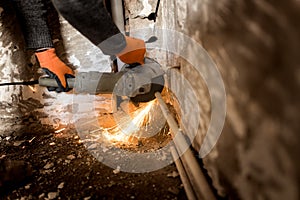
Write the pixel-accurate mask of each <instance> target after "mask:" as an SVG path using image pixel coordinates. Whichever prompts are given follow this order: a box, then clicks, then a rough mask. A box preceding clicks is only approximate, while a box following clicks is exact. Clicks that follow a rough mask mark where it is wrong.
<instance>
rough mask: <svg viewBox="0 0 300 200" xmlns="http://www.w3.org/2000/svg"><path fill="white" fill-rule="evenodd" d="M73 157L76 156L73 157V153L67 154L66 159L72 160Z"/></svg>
mask: <svg viewBox="0 0 300 200" xmlns="http://www.w3.org/2000/svg"><path fill="white" fill-rule="evenodd" d="M75 158H76V157H75V156H74V155H72V154H71V155H68V156H67V159H69V160H73V159H75Z"/></svg>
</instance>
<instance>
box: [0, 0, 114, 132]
mask: <svg viewBox="0 0 300 200" xmlns="http://www.w3.org/2000/svg"><path fill="white" fill-rule="evenodd" d="M46 6H47V7H48V16H49V26H50V28H51V31H52V39H53V43H54V45H55V48H56V51H57V54H58V55H59V57H60V58H61V59H62V60H64V62H66V63H68V64H69V65H70V66H71V67H73V68H74V69H76V70H77V71H93V70H94V71H110V61H109V59H108V57H107V56H104V55H103V54H102V52H101V51H100V50H99V49H98V48H97V47H95V46H94V45H92V44H91V43H90V42H89V41H88V40H87V39H86V38H84V37H83V36H82V35H80V34H79V33H78V32H77V31H76V30H75V29H74V28H73V27H72V26H70V25H69V24H68V23H67V22H66V21H65V20H64V19H63V18H61V17H58V15H57V13H56V12H55V10H54V8H53V7H52V4H47V5H46ZM38 68H39V66H38V64H37V62H36V59H35V56H34V55H33V52H31V51H26V50H25V44H24V38H23V35H22V31H21V28H20V24H19V22H18V19H17V18H16V13H15V10H14V7H13V6H12V4H11V1H9V0H3V1H1V2H0V82H1V83H6V82H18V81H29V80H34V79H37V78H38V77H39V76H40V75H41V71H39V70H38ZM73 97H74V96H73V94H72V92H70V93H61V94H57V93H55V92H48V91H47V89H45V88H42V87H38V86H35V87H34V88H32V87H28V86H2V87H0V100H1V102H0V107H1V110H0V135H12V134H14V135H21V134H26V132H28V131H30V132H37V133H39V132H40V131H44V132H45V131H46V130H47V129H45V128H49V130H51V129H52V128H53V127H54V128H57V127H58V126H60V125H71V124H72V123H73V122H74V121H75V120H77V119H78V118H80V117H84V116H86V115H88V113H86V112H84V111H78V113H77V114H76V117H77V118H76V119H75V118H74V117H73V116H74V115H73V109H72V107H74V106H75V107H76V105H74V104H73ZM90 98H92V97H90V96H87V97H86V98H82V102H81V103H83V104H84V103H85V101H89V102H90V101H91V99H90ZM95 101H99V102H100V103H99V105H98V107H103V109H105V108H106V107H107V103H108V99H107V98H103V97H97V98H96V99H95ZM102 103H104V104H103V106H102Z"/></svg>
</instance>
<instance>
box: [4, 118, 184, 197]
mask: <svg viewBox="0 0 300 200" xmlns="http://www.w3.org/2000/svg"><path fill="white" fill-rule="evenodd" d="M105 115H106V117H105V118H106V119H108V120H109V118H107V114H105ZM103 116H104V115H102V117H103ZM103 119H104V117H103ZM108 124H109V123H108ZM164 133H165V134H158V135H157V136H155V137H151V139H149V140H141V141H142V144H144V145H141V144H140V141H137V143H134V144H135V145H136V147H137V148H142V149H143V148H144V149H143V150H144V151H147V149H149V147H150V146H153V145H154V144H156V143H157V144H162V143H161V142H160V141H162V140H163V141H164V140H168V139H170V138H168V137H169V136H168V135H167V133H166V130H164ZM162 145H163V144H162ZM143 146H144V147H143ZM154 146H155V145H154ZM156 147H157V148H159V147H160V146H159V145H158V146H157V145H156ZM128 149H134V147H133V146H132V145H131V146H130V145H129V146H128ZM0 152H1V153H0V159H6V160H23V161H26V162H28V163H30V165H31V166H32V169H33V171H32V176H30V177H29V178H27V179H26V180H25V181H23V182H21V183H19V184H18V185H16V184H12V185H10V186H9V187H5V189H4V191H2V193H1V196H0V197H1V199H86V200H87V199H151V200H153V199H186V196H185V193H184V189H183V186H182V183H181V181H180V177H179V175H178V172H177V170H176V167H175V165H174V164H172V165H169V166H167V167H165V168H163V169H160V170H158V171H154V172H150V173H139V174H135V173H125V172H119V171H116V170H115V169H112V168H110V167H107V166H106V165H104V164H102V163H101V162H99V161H98V160H97V159H95V158H94V157H93V156H92V155H91V154H90V153H89V151H88V150H86V148H85V147H84V144H83V143H82V141H81V138H80V137H79V136H78V135H77V132H76V129H75V128H74V127H71V126H70V127H60V129H59V131H56V132H55V131H52V132H50V133H42V132H41V133H39V134H34V135H33V134H30V132H29V133H27V134H24V136H21V137H3V138H0ZM2 190H3V189H2Z"/></svg>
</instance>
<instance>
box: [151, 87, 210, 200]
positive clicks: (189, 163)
mask: <svg viewBox="0 0 300 200" xmlns="http://www.w3.org/2000/svg"><path fill="white" fill-rule="evenodd" d="M155 97H156V98H157V100H158V102H159V105H160V108H161V110H162V113H163V115H164V116H165V118H166V120H167V122H168V124H169V126H170V129H171V130H172V132H173V134H174V135H172V136H173V138H174V139H173V140H174V144H175V146H176V149H177V151H178V153H179V154H180V155H182V156H181V158H182V161H183V164H184V166H185V170H186V171H187V172H190V173H188V175H189V178H190V180H191V182H192V183H193V185H195V191H196V190H197V191H199V193H200V194H197V192H196V195H197V197H198V198H199V197H200V198H201V196H202V197H203V198H204V199H206V200H214V199H216V197H215V196H214V194H213V192H212V190H211V188H210V186H209V184H208V182H207V180H206V178H205V176H204V174H203V172H202V170H201V168H200V166H199V164H198V162H197V160H196V158H195V156H194V155H193V153H192V151H191V149H190V148H189V147H188V148H187V146H188V144H187V142H186V140H185V138H184V137H183V134H182V132H181V130H180V129H179V127H178V125H177V122H176V121H175V119H174V118H173V116H172V114H171V112H170V111H169V109H168V107H167V105H166V103H165V102H164V100H163V99H162V96H161V94H160V93H159V92H156V93H155ZM175 136H176V138H177V139H175ZM185 149H186V151H185V152H183V151H184V150H185Z"/></svg>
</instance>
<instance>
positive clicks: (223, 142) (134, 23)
mask: <svg viewBox="0 0 300 200" xmlns="http://www.w3.org/2000/svg"><path fill="white" fill-rule="evenodd" d="M126 2H127V4H128V7H127V15H128V18H129V24H130V28H131V29H135V28H137V27H139V28H140V27H154V26H156V27H161V28H169V29H173V30H177V31H179V32H182V33H185V34H187V35H188V36H189V37H191V38H192V39H194V40H196V41H198V42H199V43H200V44H202V46H203V47H204V48H205V49H206V50H207V52H208V53H209V55H210V56H211V57H212V59H213V61H214V62H215V63H216V64H217V66H218V69H219V71H220V72H221V74H222V77H223V81H224V83H225V88H226V94H227V98H226V100H227V104H226V105H227V115H226V122H225V125H224V129H223V131H222V135H221V137H220V139H219V140H218V143H217V145H216V146H215V148H214V150H213V151H212V152H211V153H210V154H209V155H208V156H206V157H205V158H204V159H203V162H204V167H205V168H206V169H207V170H208V174H209V176H210V178H211V179H212V182H213V185H214V187H215V189H216V190H217V192H218V194H219V195H220V196H222V197H225V196H228V197H229V198H230V199H238V198H240V199H249V200H251V199H295V200H296V199H299V197H300V196H299V188H300V187H299V169H300V165H299V164H300V162H299V159H298V157H299V156H298V154H299V150H300V147H299V141H300V136H299V134H298V132H299V122H298V121H299V117H300V116H299V115H300V114H299V110H300V109H299V108H300V106H299V89H300V71H299V69H300V68H299V64H300V62H299V56H298V54H299V49H300V37H299V36H300V26H299V25H300V24H299V23H300V14H299V8H300V4H299V1H296V0H288V1H271V0H253V1H246V0H239V1H238V0H218V1H213V0H208V1H207V0H205V1H204V0H199V1H190V0H181V1H179V0H178V1H176V0H162V1H161V5H160V11H159V13H158V14H159V18H158V20H157V23H156V25H154V24H153V23H151V22H147V20H144V21H138V20H140V19H134V17H135V16H136V15H138V14H140V13H141V12H142V11H143V12H146V15H147V14H149V13H150V12H151V11H154V10H155V4H156V1H147V0H143V1H142V0H127V1H126ZM145 39H146V38H145ZM173 42H174V45H182V43H180V42H181V41H177V40H173ZM189 50H191V49H188V48H187V49H186V51H189ZM190 53H191V54H195V53H197V52H193V51H190ZM161 57H164V58H165V59H166V60H164V61H162V62H164V63H165V64H166V66H167V67H180V72H181V73H182V74H187V76H186V77H189V79H190V82H192V83H193V84H194V86H195V87H198V93H197V95H198V98H199V99H200V100H201V101H202V104H201V103H200V108H201V111H202V112H201V114H202V116H201V121H202V122H201V124H200V128H199V135H202V136H200V141H201V138H203V135H205V133H206V130H207V125H208V123H209V120H210V110H211V109H212V108H211V106H210V104H209V99H208V97H207V93H206V89H205V86H203V81H201V77H198V78H197V76H195V74H194V73H193V72H191V71H190V70H189V69H190V66H189V64H188V63H186V62H185V61H183V60H181V59H180V58H179V59H178V60H177V61H174V60H173V59H174V57H169V56H168V55H165V56H161ZM204 64H206V63H204ZM178 65H179V66H178ZM168 79H170V82H172V79H173V82H175V83H176V78H175V79H174V77H171V76H169V77H168ZM184 92H185V91H184V90H181V94H180V96H182V97H184V96H185V93H184ZM187 102H188V100H187ZM187 104H188V103H187ZM186 106H188V105H186ZM189 106H190V108H189V109H190V110H193V109H194V105H193V104H190V105H189ZM183 117H184V116H183ZM189 125H190V124H186V126H189ZM195 147H196V148H197V145H195ZM198 148H199V147H198Z"/></svg>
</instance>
